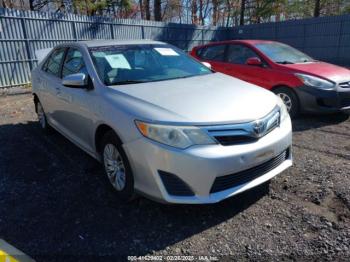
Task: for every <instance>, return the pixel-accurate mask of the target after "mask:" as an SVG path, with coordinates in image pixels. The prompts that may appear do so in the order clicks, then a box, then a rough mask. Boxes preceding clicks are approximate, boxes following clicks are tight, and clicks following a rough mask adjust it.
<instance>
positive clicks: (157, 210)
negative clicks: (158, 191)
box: [0, 122, 268, 261]
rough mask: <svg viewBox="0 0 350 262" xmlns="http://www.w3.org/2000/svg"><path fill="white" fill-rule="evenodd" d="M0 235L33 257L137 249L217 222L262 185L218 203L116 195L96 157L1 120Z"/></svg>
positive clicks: (156, 246)
mask: <svg viewBox="0 0 350 262" xmlns="http://www.w3.org/2000/svg"><path fill="white" fill-rule="evenodd" d="M0 144H1V147H0V173H1V176H0V237H1V238H4V239H5V240H6V241H8V242H9V243H11V244H13V245H15V246H16V247H18V248H19V249H21V250H22V251H24V252H25V253H27V254H28V255H30V256H32V257H33V258H35V259H37V260H38V261H48V260H57V261H62V259H61V258H62V257H57V256H55V255H57V254H60V256H62V255H67V257H66V258H65V261H67V259H69V258H72V259H73V258H74V257H70V256H79V257H80V258H81V256H83V257H84V256H86V255H89V254H93V255H99V256H112V257H114V256H119V255H143V254H148V253H151V252H152V251H153V250H162V249H165V248H166V247H168V246H170V245H172V244H175V243H177V242H179V241H182V240H184V239H186V238H188V237H191V236H192V235H194V234H197V233H199V232H202V231H204V230H206V229H208V228H211V227H213V226H215V225H218V224H220V223H222V222H224V221H226V220H227V219H229V218H232V217H233V216H235V215H236V214H238V213H240V212H241V211H243V210H244V209H246V208H248V207H249V206H250V205H252V204H253V203H255V202H256V201H258V200H259V199H260V198H261V197H263V196H264V195H265V194H266V193H267V192H268V185H267V184H265V185H262V186H260V187H258V188H256V189H253V190H251V191H249V192H246V193H243V194H241V195H239V196H238V197H233V198H231V199H229V200H226V201H224V202H222V203H219V204H215V205H205V206H203V205H202V206H188V205H186V206H183V205H162V204H158V203H155V202H152V201H149V200H147V199H145V198H139V199H137V200H135V201H133V202H131V203H128V204H123V203H121V202H119V201H118V199H117V198H116V196H115V195H114V193H113V192H112V189H111V188H110V186H109V184H108V182H107V179H105V177H104V175H103V172H102V171H101V167H100V165H99V163H97V162H96V161H95V160H94V159H92V158H91V157H90V156H88V155H87V154H85V153H83V152H82V151H81V150H80V149H78V148H77V147H75V146H74V145H73V144H72V143H70V142H69V141H68V140H66V139H65V138H64V137H63V136H61V135H60V134H58V133H57V132H53V133H52V134H51V135H49V136H47V135H43V133H42V132H41V130H40V129H39V127H38V125H37V123H36V122H29V123H27V124H14V125H3V126H0Z"/></svg>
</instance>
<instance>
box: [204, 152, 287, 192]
mask: <svg viewBox="0 0 350 262" xmlns="http://www.w3.org/2000/svg"><path fill="white" fill-rule="evenodd" d="M288 158H289V149H287V150H286V151H284V152H283V153H281V154H279V155H278V156H276V157H274V158H273V159H271V160H269V161H266V162H265V163H262V164H260V165H258V166H255V167H252V168H250V169H247V170H243V171H240V172H238V173H235V174H230V175H226V176H221V177H217V178H216V179H215V181H214V184H213V186H212V187H211V190H210V193H216V192H220V191H223V190H226V189H229V188H233V187H236V186H239V185H242V184H245V183H247V182H250V181H252V180H254V179H255V178H257V177H259V176H262V175H264V174H266V173H268V172H270V171H271V170H273V169H275V168H276V167H277V166H279V165H280V164H282V163H283V162H284V161H285V160H286V159H288Z"/></svg>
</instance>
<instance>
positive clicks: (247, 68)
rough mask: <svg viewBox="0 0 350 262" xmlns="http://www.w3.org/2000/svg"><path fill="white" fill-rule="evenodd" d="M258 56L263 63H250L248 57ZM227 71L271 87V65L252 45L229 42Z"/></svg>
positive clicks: (257, 59)
mask: <svg viewBox="0 0 350 262" xmlns="http://www.w3.org/2000/svg"><path fill="white" fill-rule="evenodd" d="M251 58H256V59H255V61H259V60H260V61H261V64H257V63H256V64H248V63H247V62H248V59H251ZM226 61H227V65H226V68H225V73H227V74H229V75H231V76H234V77H237V78H239V79H242V80H244V81H247V82H250V83H252V84H255V85H258V86H262V87H265V88H270V87H271V80H272V79H271V74H273V72H272V71H271V69H270V68H269V66H268V65H267V64H266V63H264V61H262V60H261V57H260V56H259V55H258V54H257V53H256V52H255V51H254V50H252V49H251V48H250V47H248V46H245V45H242V44H229V45H228V50H227V57H226Z"/></svg>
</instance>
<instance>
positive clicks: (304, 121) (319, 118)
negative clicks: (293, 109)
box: [293, 113, 350, 132]
mask: <svg viewBox="0 0 350 262" xmlns="http://www.w3.org/2000/svg"><path fill="white" fill-rule="evenodd" d="M349 117H350V115H349V114H345V113H336V114H329V115H324V114H323V115H302V116H300V117H298V118H296V119H294V120H293V132H300V131H305V130H310V129H314V128H319V127H324V126H330V125H337V124H340V123H342V122H345V121H347V120H348V119H349Z"/></svg>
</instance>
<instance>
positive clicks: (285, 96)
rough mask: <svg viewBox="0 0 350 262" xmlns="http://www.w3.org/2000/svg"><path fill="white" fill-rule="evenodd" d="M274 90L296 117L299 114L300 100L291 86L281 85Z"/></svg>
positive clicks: (292, 116) (291, 115)
mask: <svg viewBox="0 0 350 262" xmlns="http://www.w3.org/2000/svg"><path fill="white" fill-rule="evenodd" d="M273 92H274V93H275V94H276V95H277V96H279V97H280V98H281V99H282V101H283V102H284V104H285V105H286V107H287V109H288V113H289V115H290V117H291V118H295V117H297V116H298V115H299V111H300V108H299V100H298V97H297V96H296V94H295V93H294V92H293V91H292V90H291V89H290V88H288V87H279V88H276V89H275V90H273Z"/></svg>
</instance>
